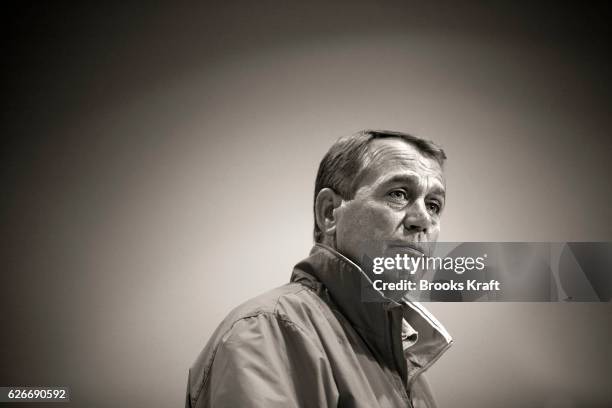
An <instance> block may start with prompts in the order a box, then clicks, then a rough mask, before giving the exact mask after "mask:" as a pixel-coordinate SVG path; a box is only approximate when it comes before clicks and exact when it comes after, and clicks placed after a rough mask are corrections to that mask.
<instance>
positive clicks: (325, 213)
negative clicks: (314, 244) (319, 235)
mask: <svg viewBox="0 0 612 408" xmlns="http://www.w3.org/2000/svg"><path fill="white" fill-rule="evenodd" d="M341 204H342V197H340V195H338V194H337V193H336V192H335V191H334V190H332V189H331V188H324V189H322V190H321V191H319V194H317V198H316V200H315V217H316V221H317V226H318V227H319V229H320V230H321V231H322V232H323V236H324V237H325V236H327V237H329V236H330V235H332V236H333V235H335V233H336V223H337V217H336V211H335V210H336V209H337V208H338V207H340V205H341Z"/></svg>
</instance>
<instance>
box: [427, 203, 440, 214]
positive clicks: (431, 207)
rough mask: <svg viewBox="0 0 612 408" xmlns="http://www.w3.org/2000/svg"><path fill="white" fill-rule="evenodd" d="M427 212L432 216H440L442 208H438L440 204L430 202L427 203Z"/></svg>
mask: <svg viewBox="0 0 612 408" xmlns="http://www.w3.org/2000/svg"><path fill="white" fill-rule="evenodd" d="M427 211H429V212H430V213H432V214H440V211H442V208H441V207H440V204H439V203H438V202H436V201H430V202H428V203H427Z"/></svg>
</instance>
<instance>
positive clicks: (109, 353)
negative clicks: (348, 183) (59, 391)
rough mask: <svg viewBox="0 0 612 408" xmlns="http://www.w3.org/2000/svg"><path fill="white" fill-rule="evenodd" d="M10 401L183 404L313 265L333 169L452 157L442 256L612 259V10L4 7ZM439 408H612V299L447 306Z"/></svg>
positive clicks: (4, 379)
mask: <svg viewBox="0 0 612 408" xmlns="http://www.w3.org/2000/svg"><path fill="white" fill-rule="evenodd" d="M3 8H4V13H2V17H0V18H1V21H2V25H1V26H2V30H3V34H4V35H3V36H2V42H3V50H4V52H3V68H4V71H5V74H4V75H3V77H4V78H3V79H4V80H5V81H6V85H4V87H3V89H4V91H3V96H4V99H5V102H4V103H3V109H2V111H3V112H2V113H3V117H4V119H3V128H4V130H3V132H2V139H3V149H2V151H1V153H0V163H1V164H0V169H1V172H0V182H1V186H2V189H3V192H2V195H1V197H2V198H1V201H0V209H1V213H0V217H1V224H0V225H2V234H1V238H0V240H1V241H0V251H1V256H2V258H1V264H0V268H1V274H0V287H1V291H2V292H1V295H0V324H1V327H2V328H1V333H2V335H1V336H0V337H1V340H0V367H1V368H0V385H67V386H69V387H71V389H72V398H73V403H72V405H71V406H75V407H76V406H78V407H110V406H126V407H127V406H129V407H171V406H182V405H183V403H184V393H185V388H186V380H187V370H188V368H189V366H190V365H191V363H192V362H193V361H194V359H195V358H196V356H197V354H198V353H199V351H200V350H201V349H202V347H203V346H204V344H205V343H206V341H207V339H208V337H209V336H210V334H211V333H212V331H213V330H214V328H215V327H216V325H217V324H218V323H219V322H220V321H221V319H222V318H223V317H224V316H225V315H226V314H227V313H228V311H229V310H231V308H233V307H235V306H236V305H238V304H239V303H241V302H243V301H245V300H246V299H248V298H250V297H252V296H255V295H257V294H259V293H261V292H263V291H266V290H268V289H270V288H273V287H276V286H279V285H281V284H283V283H285V282H287V281H288V279H289V275H290V272H291V269H292V266H293V265H294V264H295V263H296V262H298V261H299V260H301V259H302V258H304V257H305V256H306V255H307V254H308V252H309V249H310V247H311V245H312V215H311V205H312V194H313V187H314V178H315V174H316V169H317V166H318V163H319V161H320V159H321V158H322V156H323V154H324V153H325V152H326V150H327V149H328V147H329V146H330V145H331V143H333V141H334V140H335V139H336V138H338V137H339V136H342V135H346V134H349V133H352V132H354V131H357V130H360V129H363V128H381V129H393V130H400V131H406V132H410V133H413V134H415V135H417V136H421V137H424V138H428V139H432V140H434V141H436V142H438V143H440V144H441V145H443V147H444V148H445V150H446V152H447V154H448V156H449V159H448V164H447V174H448V175H447V183H448V204H447V209H446V213H445V215H444V218H443V224H442V229H443V231H442V234H441V237H440V240H444V241H612V206H611V205H610V202H611V198H612V186H611V183H610V180H609V179H610V176H611V175H612V160H611V155H612V141H611V140H612V139H611V138H610V137H609V136H610V129H611V125H612V119H611V118H612V116H611V115H610V108H611V107H612V103H611V102H612V87H611V85H612V81H611V79H610V72H611V71H612V70H611V68H612V66H611V65H612V64H611V63H610V61H611V60H610V58H609V57H610V56H609V51H608V49H607V46H608V44H607V43H606V40H607V38H609V35H610V27H611V25H610V22H611V21H612V20H611V18H610V17H611V8H610V6H609V5H606V4H605V3H603V2H602V3H590V5H588V6H585V7H584V8H580V9H579V8H566V7H565V6H561V5H560V4H559V3H558V2H542V3H539V5H537V6H536V5H535V4H534V2H530V3H526V4H523V5H520V6H519V5H517V4H514V3H513V2H508V3H507V4H503V3H494V2H486V3H482V4H480V5H476V3H471V4H470V5H468V4H463V3H457V4H455V5H454V6H453V5H451V3H430V2H406V1H392V0H390V1H378V2H373V1H372V2H360V1H336V2H331V1H325V2H318V3H317V2H312V1H309V2H284V1H267V0H265V1H258V2H248V1H234V2H225V3H222V2H214V3H209V4H204V3H200V4H199V5H197V6H194V5H192V6H191V7H187V6H185V7H181V6H174V7H169V6H166V7H162V6H154V5H149V6H147V7H144V8H143V7H139V6H136V5H133V4H132V5H128V4H123V5H103V6H102V5H97V6H91V5H89V6H85V5H82V6H74V5H71V6H67V5H62V3H56V2H53V5H51V4H36V3H27V2H22V3H19V4H13V7H12V8H11V7H9V6H7V5H5V6H3ZM428 307H429V309H430V310H431V311H432V312H434V314H436V316H437V317H438V318H439V319H440V320H441V321H442V322H443V323H444V324H445V326H446V327H447V329H448V330H449V332H450V333H451V334H452V335H453V337H454V339H455V345H454V346H453V347H452V348H451V349H450V350H449V351H448V352H447V354H446V355H444V357H443V358H441V359H440V360H439V361H438V362H437V363H436V365H435V366H433V367H432V368H431V369H430V371H429V374H428V376H429V380H430V382H431V383H432V386H433V389H434V392H435V395H436V397H437V400H438V403H439V405H440V406H441V407H493V406H494V407H515V406H521V407H546V408H552V407H561V408H569V407H608V406H611V405H612V391H611V388H610V384H612V368H611V367H612V307H611V306H610V303H607V304H589V303H586V304H570V303H547V304H536V303H502V304H494V303H487V304H457V303H446V304H441V303H436V304H428Z"/></svg>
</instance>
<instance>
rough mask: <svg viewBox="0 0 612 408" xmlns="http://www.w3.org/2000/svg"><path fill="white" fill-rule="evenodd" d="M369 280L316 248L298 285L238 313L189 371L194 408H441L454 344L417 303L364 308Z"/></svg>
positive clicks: (298, 269) (189, 403) (295, 278)
mask: <svg viewBox="0 0 612 408" xmlns="http://www.w3.org/2000/svg"><path fill="white" fill-rule="evenodd" d="M363 279H365V274H364V272H363V271H362V270H361V269H360V268H359V267H358V266H357V265H355V264H354V263H353V262H351V261H350V260H349V259H347V258H345V257H344V256H342V255H341V254H339V253H338V252H336V251H335V250H333V249H331V248H329V247H326V246H323V245H319V244H317V245H315V247H314V248H313V250H312V252H311V254H310V256H309V257H308V258H306V259H305V260H304V261H302V262H300V263H299V264H297V265H296V266H295V269H294V271H293V274H292V276H291V282H290V283H288V284H286V285H284V286H281V287H279V288H277V289H274V290H272V291H270V292H268V293H265V294H263V295H261V296H259V297H256V298H254V299H252V300H250V301H248V302H246V303H244V304H242V305H241V306H239V307H237V308H236V309H234V310H233V311H232V312H231V313H230V314H229V315H228V316H227V317H226V318H225V320H223V322H222V323H221V324H220V325H219V327H218V328H217V330H216V331H215V332H214V334H213V335H212V337H211V338H210V340H209V341H208V344H207V345H206V347H205V348H204V350H203V351H202V352H201V353H200V355H199V356H198V358H197V360H196V362H195V363H194V364H193V366H192V367H191V369H190V370H189V379H188V385H187V398H186V407H187V408H204V407H213V408H217V407H237V408H242V407H263V408H276V407H364V408H365V407H367V408H376V407H411V406H412V407H415V408H417V407H435V403H434V400H433V397H432V395H431V392H430V389H429V387H428V386H427V384H426V382H425V380H424V379H423V376H421V374H422V372H423V371H425V370H426V369H427V368H428V367H429V366H430V365H431V364H432V363H433V362H434V361H435V360H436V359H437V358H438V357H439V356H440V355H441V354H442V353H443V352H444V351H445V350H446V349H447V348H448V347H449V346H450V344H451V342H452V340H451V339H450V336H448V334H447V333H446V331H445V330H444V328H443V327H442V326H441V325H440V324H439V323H438V322H437V321H436V320H435V319H434V318H433V317H432V316H431V315H430V314H429V313H428V312H427V311H426V310H425V309H423V307H422V306H421V305H419V304H417V303H410V302H401V303H396V302H393V301H381V302H362V301H361V285H362V284H363Z"/></svg>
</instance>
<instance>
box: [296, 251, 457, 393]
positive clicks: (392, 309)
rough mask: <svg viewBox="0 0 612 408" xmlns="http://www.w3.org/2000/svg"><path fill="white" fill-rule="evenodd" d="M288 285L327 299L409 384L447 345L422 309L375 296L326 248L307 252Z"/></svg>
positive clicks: (354, 269)
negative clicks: (295, 284) (306, 288)
mask: <svg viewBox="0 0 612 408" xmlns="http://www.w3.org/2000/svg"><path fill="white" fill-rule="evenodd" d="M291 281H299V282H302V283H305V284H307V285H310V286H311V287H313V288H314V289H316V290H318V291H320V292H321V293H323V294H325V295H328V297H329V299H330V300H331V301H332V303H333V304H334V305H335V306H336V307H337V308H338V309H339V311H340V312H341V313H342V314H343V315H344V317H346V318H347V320H348V321H349V322H350V323H351V325H352V326H353V328H354V329H355V330H356V331H357V332H358V333H359V335H360V336H361V337H362V338H363V339H364V341H365V342H366V343H367V344H368V346H369V347H370V348H371V349H372V350H373V352H374V353H375V354H377V355H378V357H379V358H380V359H381V360H382V361H384V362H385V363H386V364H387V365H388V366H390V367H393V368H395V369H397V371H398V372H399V373H400V375H402V377H403V378H404V379H406V380H407V381H408V382H411V381H412V378H411V377H414V376H415V374H416V373H417V372H419V371H422V370H425V369H426V368H427V367H429V366H430V365H431V364H432V363H433V362H434V361H435V360H436V359H437V358H438V357H439V356H440V355H441V354H442V352H443V351H445V350H446V349H447V348H448V347H449V346H450V344H451V343H452V339H451V337H450V336H449V335H448V333H447V332H446V330H445V329H444V327H443V326H442V325H441V324H440V323H439V322H438V321H437V320H436V319H435V318H434V317H433V316H432V315H431V314H430V313H429V312H428V311H427V310H426V309H425V308H424V307H423V306H422V305H420V304H418V303H416V302H411V301H409V300H405V299H402V300H400V301H398V302H396V301H394V300H391V299H389V298H386V297H385V296H383V294H382V293H380V292H378V291H374V289H372V284H371V281H370V279H369V278H368V277H367V275H366V273H365V272H364V271H363V270H362V269H361V268H360V267H359V266H358V265H357V264H355V263H354V262H352V261H351V260H350V259H348V258H346V257H345V256H344V255H342V254H340V253H339V252H337V251H336V250H334V249H333V248H330V247H328V246H326V245H322V244H316V245H315V246H314V247H313V248H312V250H311V252H310V256H309V257H308V258H306V259H305V260H303V261H302V262H300V263H298V264H297V265H296V266H295V268H294V270H293V275H292V277H291ZM366 293H367V299H366V300H364V298H363V297H362V296H363V295H364V294H366ZM406 360H408V361H409V362H410V364H407V363H406Z"/></svg>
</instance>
